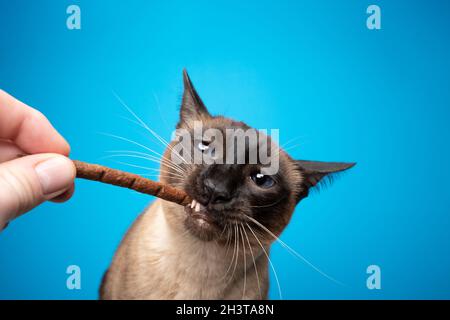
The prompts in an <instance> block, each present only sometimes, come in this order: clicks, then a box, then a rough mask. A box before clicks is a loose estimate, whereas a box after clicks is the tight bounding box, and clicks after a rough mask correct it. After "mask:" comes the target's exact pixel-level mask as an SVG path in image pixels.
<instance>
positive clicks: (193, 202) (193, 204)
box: [191, 200, 197, 209]
mask: <svg viewBox="0 0 450 320" xmlns="http://www.w3.org/2000/svg"><path fill="white" fill-rule="evenodd" d="M196 204H197V201H195V200H192V202H191V209H194V207H195V205H196Z"/></svg>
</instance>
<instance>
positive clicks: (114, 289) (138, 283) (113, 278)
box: [101, 199, 268, 299]
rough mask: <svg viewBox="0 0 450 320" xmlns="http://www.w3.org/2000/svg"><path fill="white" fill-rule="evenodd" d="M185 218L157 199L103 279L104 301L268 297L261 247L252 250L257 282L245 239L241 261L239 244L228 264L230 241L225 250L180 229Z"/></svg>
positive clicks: (264, 260)
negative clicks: (244, 251) (236, 257)
mask: <svg viewBox="0 0 450 320" xmlns="http://www.w3.org/2000/svg"><path fill="white" fill-rule="evenodd" d="M184 215H185V213H184V208H182V207H181V206H178V205H175V204H172V203H169V202H166V201H163V200H159V199H158V200H156V201H155V202H154V203H153V204H152V205H151V206H150V207H149V208H148V209H147V210H146V211H145V212H144V213H143V214H142V215H141V216H140V217H139V218H138V219H137V220H136V221H135V222H134V224H133V226H132V227H131V228H130V230H129V231H128V233H127V234H126V236H125V238H124V239H123V241H122V243H121V244H120V246H119V249H118V250H117V252H116V254H115V256H114V259H113V262H112V264H111V266H110V268H109V270H108V272H107V274H106V275H105V277H104V281H103V284H102V288H101V298H102V299H242V298H244V299H260V298H262V299H265V298H267V291H268V272H267V258H266V255H265V254H264V252H263V251H262V250H261V248H260V247H259V250H256V248H255V247H253V250H252V253H253V256H254V258H255V261H256V264H255V265H256V269H257V272H258V276H259V284H258V281H257V276H256V274H257V273H256V272H255V266H254V264H253V257H252V255H251V252H250V251H249V249H248V248H249V246H248V243H247V242H246V241H245V246H246V248H245V249H246V255H245V258H244V254H243V247H242V242H243V241H241V242H240V247H239V255H237V254H236V256H239V258H238V259H237V261H236V259H234V261H232V257H233V252H237V250H234V249H235V248H236V247H235V246H234V243H231V244H230V247H229V249H228V250H227V248H226V247H225V246H224V245H223V244H222V245H219V244H218V243H216V242H215V241H209V242H205V241H202V240H200V239H198V238H196V237H195V236H193V235H192V234H191V233H190V232H189V231H187V229H186V228H185V227H184V223H183V221H184ZM248 237H249V238H250V237H252V238H253V236H252V235H250V234H249V235H248ZM244 240H246V239H245V236H244ZM266 250H267V248H266ZM267 252H268V250H267ZM227 271H228V272H227ZM244 284H245V290H244Z"/></svg>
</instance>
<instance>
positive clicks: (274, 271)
mask: <svg viewBox="0 0 450 320" xmlns="http://www.w3.org/2000/svg"><path fill="white" fill-rule="evenodd" d="M245 224H246V225H247V228H248V229H249V230H250V231H251V233H252V234H253V236H254V237H255V239H256V241H258V243H259V245H260V246H261V249H262V250H263V252H264V255H265V256H266V258H267V260H268V261H269V264H270V267H271V268H272V271H273V274H274V276H275V280H276V282H277V286H278V293H279V295H280V299H283V296H282V294H281V287H280V281H279V280H278V275H277V271H276V270H275V267H274V266H273V264H272V260H270V258H269V255H268V254H267V251H266V249H264V246H263V245H262V243H261V241H259V239H258V237H257V236H256V234H255V233H254V232H253V230H252V228H251V227H250V226H249V224H248V223H247V222H246V223H245Z"/></svg>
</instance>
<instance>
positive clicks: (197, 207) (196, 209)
mask: <svg viewBox="0 0 450 320" xmlns="http://www.w3.org/2000/svg"><path fill="white" fill-rule="evenodd" d="M199 211H200V203H198V202H197V203H196V204H195V212H199Z"/></svg>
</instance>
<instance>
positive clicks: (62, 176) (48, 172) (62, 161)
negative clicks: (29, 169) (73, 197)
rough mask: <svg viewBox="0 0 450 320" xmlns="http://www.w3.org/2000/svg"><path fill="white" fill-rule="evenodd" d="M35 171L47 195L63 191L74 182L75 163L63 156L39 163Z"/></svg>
mask: <svg viewBox="0 0 450 320" xmlns="http://www.w3.org/2000/svg"><path fill="white" fill-rule="evenodd" d="M35 171H36V174H37V176H38V178H39V181H40V183H41V186H42V192H43V193H44V194H45V195H48V194H51V193H55V192H57V191H63V190H65V189H67V188H68V187H69V186H70V185H71V184H72V183H73V179H74V176H73V165H72V164H71V162H70V160H69V159H67V158H64V157H62V156H61V157H54V158H50V159H48V160H45V161H44V162H41V163H39V164H38V165H37V166H36V168H35Z"/></svg>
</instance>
